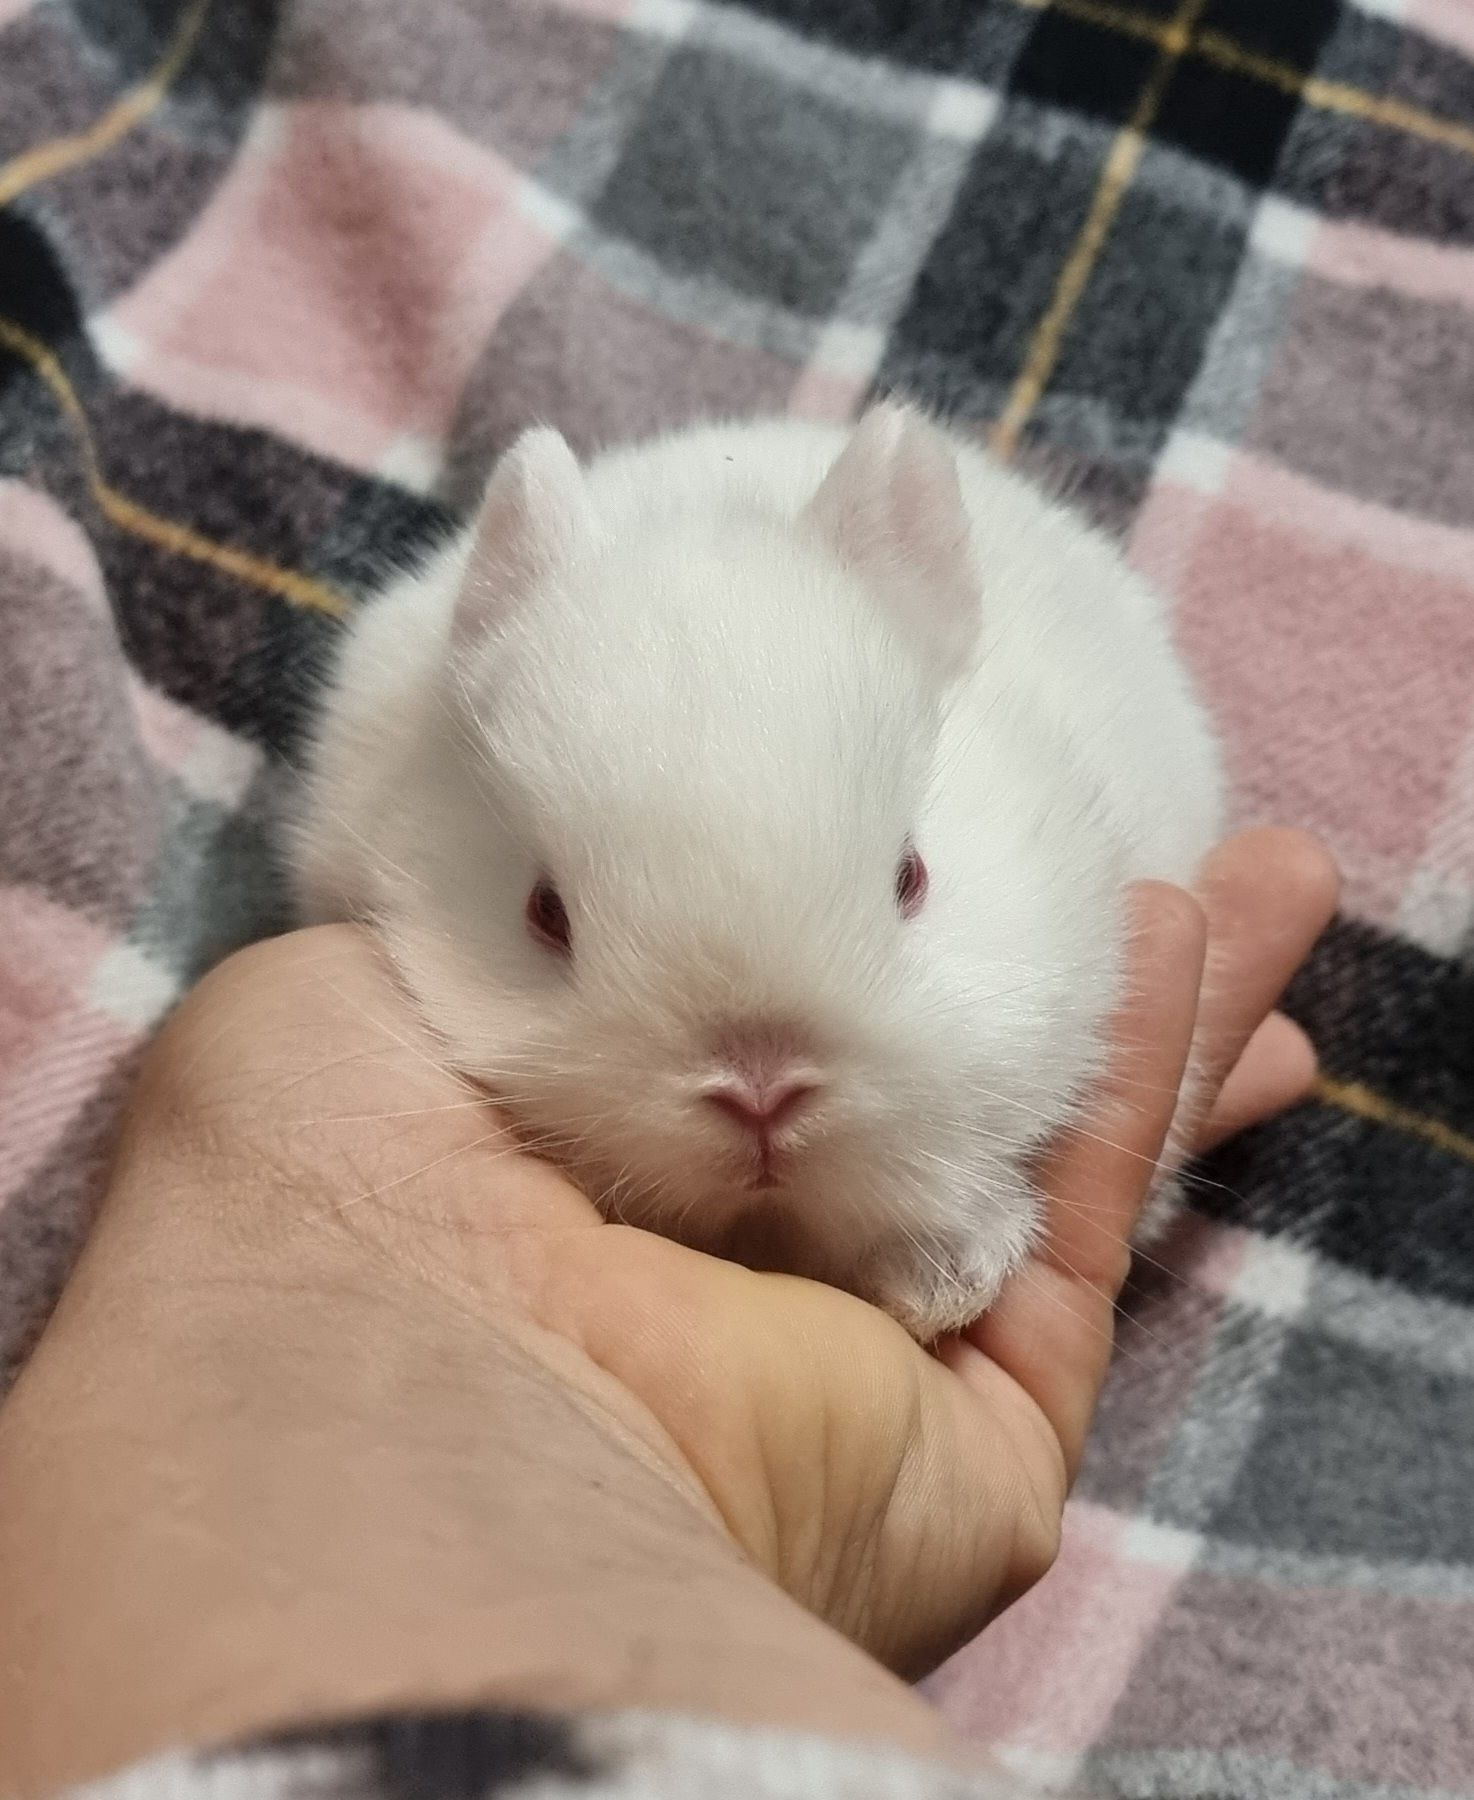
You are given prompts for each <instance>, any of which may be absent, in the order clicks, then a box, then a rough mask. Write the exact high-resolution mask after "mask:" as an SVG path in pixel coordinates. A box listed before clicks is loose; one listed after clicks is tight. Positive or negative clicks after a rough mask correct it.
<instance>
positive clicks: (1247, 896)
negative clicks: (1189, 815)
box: [1194, 827, 1340, 1103]
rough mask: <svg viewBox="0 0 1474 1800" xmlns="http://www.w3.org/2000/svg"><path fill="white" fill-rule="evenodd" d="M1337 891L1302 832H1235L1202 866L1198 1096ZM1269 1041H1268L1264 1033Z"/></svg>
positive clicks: (1266, 1003) (1240, 1047)
mask: <svg viewBox="0 0 1474 1800" xmlns="http://www.w3.org/2000/svg"><path fill="white" fill-rule="evenodd" d="M1339 891H1340V880H1339V876H1338V874H1337V871H1336V865H1335V863H1334V861H1333V860H1332V859H1331V856H1330V854H1329V852H1328V851H1327V850H1326V849H1325V848H1324V846H1323V845H1321V844H1319V843H1318V842H1317V841H1316V840H1315V839H1314V838H1313V837H1310V836H1308V835H1307V834H1306V833H1305V832H1301V831H1284V830H1279V829H1276V828H1268V827H1266V828H1263V829H1260V830H1255V831H1246V832H1242V833H1240V834H1239V836H1237V837H1234V838H1230V839H1229V840H1228V842H1227V843H1226V844H1223V845H1221V846H1220V847H1219V848H1218V849H1217V850H1215V851H1214V852H1213V854H1212V855H1211V856H1210V857H1209V858H1208V860H1207V862H1206V863H1205V864H1204V866H1203V873H1202V877H1201V880H1200V882H1199V886H1198V892H1199V895H1200V897H1201V899H1202V902H1203V907H1204V910H1205V911H1206V913H1207V915H1208V942H1209V951H1208V964H1207V968H1206V970H1205V972H1204V978H1203V994H1202V1000H1201V1002H1200V1004H1199V1009H1198V1011H1199V1016H1198V1036H1197V1040H1196V1042H1195V1044H1194V1060H1195V1062H1196V1064H1197V1066H1198V1068H1199V1070H1200V1072H1201V1079H1202V1084H1203V1090H1204V1096H1205V1103H1206V1102H1207V1101H1211V1099H1212V1098H1213V1097H1214V1096H1216V1094H1217V1091H1218V1089H1219V1087H1220V1086H1222V1085H1224V1084H1225V1082H1226V1079H1227V1077H1228V1075H1229V1072H1230V1071H1231V1070H1232V1069H1233V1068H1234V1066H1235V1064H1236V1063H1237V1062H1238V1061H1239V1058H1240V1057H1241V1056H1242V1055H1243V1053H1244V1050H1245V1047H1246V1045H1247V1044H1248V1042H1249V1040H1250V1038H1251V1037H1252V1036H1253V1035H1254V1034H1255V1032H1257V1031H1258V1029H1259V1027H1260V1025H1261V1024H1262V1023H1263V1022H1264V1021H1265V1019H1266V1018H1267V1017H1268V1015H1269V1013H1270V1012H1271V1010H1272V1009H1273V1007H1274V1006H1275V1004H1276V1003H1277V1002H1278V1000H1279V998H1280V996H1281V995H1282V994H1283V993H1284V991H1285V988H1286V987H1287V986H1288V984H1289V981H1290V978H1291V976H1292V975H1294V973H1295V971H1296V970H1297V969H1298V968H1299V967H1300V965H1301V964H1302V963H1303V962H1304V961H1305V958H1306V957H1307V956H1308V955H1309V954H1310V950H1311V947H1312V946H1313V945H1314V943H1315V941H1316V939H1317V938H1318V937H1319V936H1320V934H1321V933H1322V932H1323V931H1324V930H1325V928H1326V926H1327V924H1328V923H1329V922H1330V920H1331V917H1332V915H1333V914H1334V912H1335V910H1336V902H1337V899H1338V897H1339ZM1275 1032H1276V1033H1277V1034H1279V1037H1280V1042H1279V1045H1278V1050H1279V1052H1281V1053H1283V1052H1284V1051H1285V1048H1286V1045H1285V1040H1284V1037H1283V1034H1282V1033H1280V1032H1279V1028H1278V1027H1276V1028H1275ZM1270 1042H1271V1047H1272V1048H1273V1047H1274V1039H1273V1037H1272V1038H1271V1040H1270ZM1263 1054H1264V1052H1263V1051H1260V1052H1257V1053H1256V1056H1259V1057H1262V1056H1263ZM1300 1067H1301V1068H1303V1062H1302V1063H1301V1064H1300ZM1263 1072H1264V1065H1263V1064H1261V1065H1260V1067H1259V1068H1258V1069H1256V1068H1255V1067H1254V1065H1253V1064H1251V1065H1250V1070H1249V1077H1248V1078H1249V1079H1251V1080H1253V1081H1256V1082H1257V1081H1258V1080H1259V1079H1260V1078H1261V1076H1262V1074H1263ZM1297 1072H1298V1071H1297Z"/></svg>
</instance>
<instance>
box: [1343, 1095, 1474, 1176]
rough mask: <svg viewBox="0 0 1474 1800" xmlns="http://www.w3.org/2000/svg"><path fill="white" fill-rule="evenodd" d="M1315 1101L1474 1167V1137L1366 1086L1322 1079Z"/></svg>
mask: <svg viewBox="0 0 1474 1800" xmlns="http://www.w3.org/2000/svg"><path fill="white" fill-rule="evenodd" d="M1315 1098H1316V1099H1317V1100H1320V1101H1322V1102H1323V1103H1324V1104H1325V1105H1327V1106H1334V1107H1335V1108H1336V1109H1337V1110H1338V1111H1340V1112H1346V1113H1351V1114H1353V1115H1354V1116H1355V1117H1356V1118H1358V1119H1366V1120H1368V1121H1370V1122H1371V1123H1372V1124H1373V1125H1385V1126H1386V1127H1387V1128H1388V1129H1389V1130H1390V1131H1400V1132H1403V1133H1405V1134H1406V1135H1407V1136H1408V1137H1418V1138H1422V1139H1423V1141H1424V1143H1427V1144H1432V1145H1433V1146H1434V1147H1435V1149H1438V1150H1442V1151H1444V1152H1446V1154H1448V1155H1449V1156H1457V1157H1459V1158H1461V1159H1462V1160H1463V1161H1464V1162H1471V1163H1474V1137H1469V1136H1468V1135H1467V1134H1466V1133H1464V1132H1462V1131H1455V1130H1454V1128H1453V1126H1452V1125H1445V1124H1444V1123H1443V1121H1442V1120H1441V1119H1430V1118H1429V1117H1428V1116H1427V1115H1426V1114H1425V1113H1419V1112H1414V1111H1413V1110H1412V1109H1411V1108H1410V1107H1406V1106H1399V1105H1398V1104H1397V1102H1396V1101H1395V1100H1389V1099H1387V1097H1386V1096H1385V1095H1384V1094H1379V1093H1378V1092H1377V1091H1376V1089H1375V1088H1369V1087H1368V1086H1367V1085H1366V1083H1365V1082H1362V1081H1337V1080H1335V1079H1334V1077H1332V1076H1330V1075H1322V1076H1321V1077H1320V1078H1319V1080H1318V1081H1317V1082H1316V1084H1315Z"/></svg>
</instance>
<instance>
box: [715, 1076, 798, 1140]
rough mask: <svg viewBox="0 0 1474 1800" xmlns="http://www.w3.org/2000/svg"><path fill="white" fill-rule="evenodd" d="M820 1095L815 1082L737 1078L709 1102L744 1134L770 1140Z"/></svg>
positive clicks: (722, 1087) (717, 1092) (716, 1092)
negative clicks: (760, 1080)
mask: <svg viewBox="0 0 1474 1800" xmlns="http://www.w3.org/2000/svg"><path fill="white" fill-rule="evenodd" d="M817 1092H818V1089H817V1088H816V1087H815V1085H814V1083H813V1082H811V1081H791V1080H779V1081H776V1082H756V1081H747V1080H743V1079H740V1078H734V1079H733V1080H731V1081H726V1082H723V1084H722V1085H721V1087H719V1088H713V1089H712V1091H711V1092H710V1093H708V1094H707V1095H706V1100H707V1102H708V1103H709V1104H710V1105H712V1106H714V1107H716V1108H717V1110H718V1111H719V1112H724V1113H725V1114H726V1115H727V1117H728V1118H729V1119H731V1120H732V1121H733V1122H734V1123H735V1124H738V1125H740V1126H741V1127H742V1128H743V1130H744V1131H750V1132H752V1133H753V1134H754V1135H755V1136H757V1137H760V1138H767V1137H768V1136H769V1135H770V1134H771V1133H772V1132H774V1131H776V1130H777V1129H778V1128H779V1126H781V1125H786V1124H788V1123H789V1122H790V1121H791V1120H792V1119H793V1118H794V1116H795V1115H796V1114H797V1113H799V1112H801V1111H802V1110H803V1108H804V1106H805V1105H806V1103H807V1102H808V1100H809V1098H810V1097H811V1096H812V1095H813V1094H815V1093H817Z"/></svg>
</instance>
